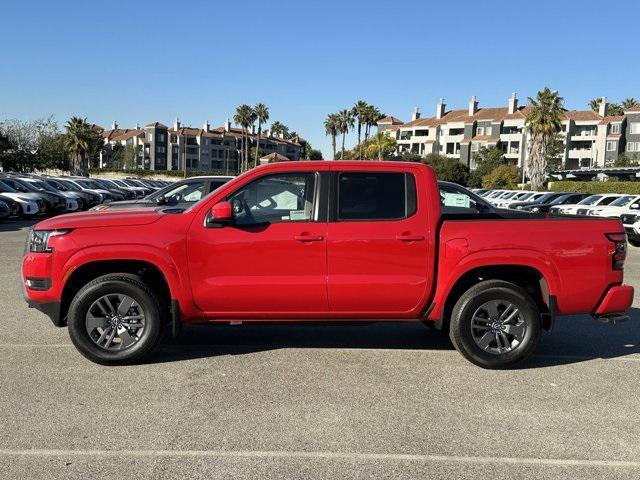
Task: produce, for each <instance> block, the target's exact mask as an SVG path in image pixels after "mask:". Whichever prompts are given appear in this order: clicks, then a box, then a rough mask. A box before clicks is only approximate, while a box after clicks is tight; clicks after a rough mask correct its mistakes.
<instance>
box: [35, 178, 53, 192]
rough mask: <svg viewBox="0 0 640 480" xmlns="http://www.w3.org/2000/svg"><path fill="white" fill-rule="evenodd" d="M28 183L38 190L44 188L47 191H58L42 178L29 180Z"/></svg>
mask: <svg viewBox="0 0 640 480" xmlns="http://www.w3.org/2000/svg"><path fill="white" fill-rule="evenodd" d="M29 183H30V184H31V185H33V186H34V187H36V188H38V189H40V190H46V191H47V192H53V193H58V191H57V190H56V189H55V188H53V187H52V186H51V185H49V184H48V183H45V182H43V181H42V180H29Z"/></svg>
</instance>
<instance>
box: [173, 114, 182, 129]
mask: <svg viewBox="0 0 640 480" xmlns="http://www.w3.org/2000/svg"><path fill="white" fill-rule="evenodd" d="M173 129H174V130H176V131H178V130H180V119H179V118H178V117H176V119H175V121H174V122H173Z"/></svg>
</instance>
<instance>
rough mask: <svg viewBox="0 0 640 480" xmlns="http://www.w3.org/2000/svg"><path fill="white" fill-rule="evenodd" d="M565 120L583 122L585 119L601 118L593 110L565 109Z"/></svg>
mask: <svg viewBox="0 0 640 480" xmlns="http://www.w3.org/2000/svg"><path fill="white" fill-rule="evenodd" d="M564 118H565V120H574V121H578V122H583V121H587V120H601V119H602V117H601V116H600V115H598V112H594V111H593V110H566V111H565V112H564Z"/></svg>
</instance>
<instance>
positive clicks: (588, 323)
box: [147, 308, 640, 369]
mask: <svg viewBox="0 0 640 480" xmlns="http://www.w3.org/2000/svg"><path fill="white" fill-rule="evenodd" d="M629 314H630V320H629V321H627V322H624V323H621V324H618V325H608V324H602V323H600V322H597V321H596V320H594V319H592V318H591V317H589V316H586V315H580V316H568V317H560V318H559V319H558V320H557V322H556V325H555V327H554V330H553V331H552V332H550V333H549V332H545V333H544V334H543V336H542V339H541V341H540V344H539V346H538V349H537V351H536V353H535V354H534V356H533V357H532V358H530V359H529V360H528V361H527V362H525V363H524V364H523V365H522V366H521V367H520V368H522V369H531V368H542V367H551V366H556V365H566V364H572V363H580V362H584V361H588V360H594V359H616V358H618V359H620V358H628V359H629V360H633V361H638V362H640V355H638V354H640V329H639V328H638V326H637V322H638V321H640V309H638V308H632V309H631V310H630V311H629ZM286 348H301V349H314V348H323V349H375V350H417V351H444V352H446V351H452V350H453V346H452V345H451V342H450V341H449V338H448V336H447V335H446V334H444V333H441V332H438V331H436V330H432V329H430V328H427V327H425V326H424V325H423V324H422V323H414V322H412V323H406V322H395V323H372V324H368V325H353V324H350V325H335V324H328V325H314V324H305V325H299V324H291V325H286V324H274V325H265V324H263V325H247V324H245V325H240V326H227V325H192V326H185V328H184V330H183V332H182V334H181V336H180V337H178V338H177V339H171V340H169V341H167V342H165V343H164V344H163V345H162V346H161V347H160V348H159V350H158V351H156V352H155V353H154V354H153V355H152V356H151V357H149V358H148V360H147V362H148V363H164V362H175V361H182V360H192V359H198V358H208V357H215V356H220V355H244V354H250V353H255V352H261V351H268V350H275V349H286Z"/></svg>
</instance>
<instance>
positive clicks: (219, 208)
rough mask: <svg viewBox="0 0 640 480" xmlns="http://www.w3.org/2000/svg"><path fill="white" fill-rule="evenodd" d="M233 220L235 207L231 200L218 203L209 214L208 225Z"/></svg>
mask: <svg viewBox="0 0 640 480" xmlns="http://www.w3.org/2000/svg"><path fill="white" fill-rule="evenodd" d="M232 220H233V207H232V206H231V203H229V202H220V203H216V204H215V205H214V206H213V207H211V210H209V214H208V215H207V220H206V226H208V227H209V226H214V225H216V226H220V224H224V223H230V222H231V221H232Z"/></svg>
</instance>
